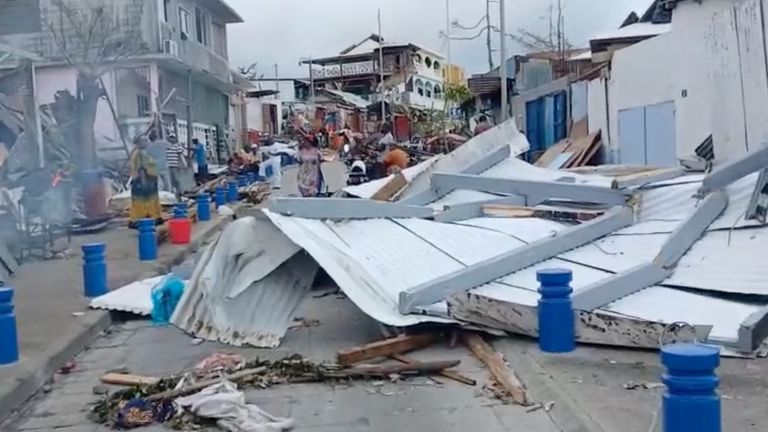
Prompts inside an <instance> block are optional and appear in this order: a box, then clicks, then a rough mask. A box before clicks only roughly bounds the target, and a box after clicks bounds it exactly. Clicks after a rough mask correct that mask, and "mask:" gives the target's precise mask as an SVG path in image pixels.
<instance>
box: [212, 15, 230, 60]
mask: <svg viewBox="0 0 768 432" xmlns="http://www.w3.org/2000/svg"><path fill="white" fill-rule="evenodd" d="M211 28H212V31H211V39H212V41H211V42H212V43H211V45H212V46H213V52H215V53H216V54H218V55H220V56H221V57H224V58H226V57H227V30H226V28H225V27H224V25H223V24H219V23H211Z"/></svg>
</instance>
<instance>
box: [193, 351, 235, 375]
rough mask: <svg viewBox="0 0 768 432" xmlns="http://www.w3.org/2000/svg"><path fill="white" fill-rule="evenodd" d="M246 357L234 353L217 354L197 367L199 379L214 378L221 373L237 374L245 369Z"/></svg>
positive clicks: (196, 372) (205, 359) (202, 361)
mask: <svg viewBox="0 0 768 432" xmlns="http://www.w3.org/2000/svg"><path fill="white" fill-rule="evenodd" d="M245 363H246V361H245V357H243V356H241V355H240V354H233V353H215V354H211V355H210V356H208V357H206V358H204V359H203V360H201V361H200V362H199V363H198V364H197V365H196V366H195V375H197V377H198V378H204V377H212V376H214V375H217V374H221V373H232V372H237V371H239V370H241V369H243V368H244V367H245Z"/></svg>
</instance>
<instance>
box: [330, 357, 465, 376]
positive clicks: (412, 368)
mask: <svg viewBox="0 0 768 432" xmlns="http://www.w3.org/2000/svg"><path fill="white" fill-rule="evenodd" d="M460 363H461V360H440V361H431V362H417V363H412V364H397V365H363V366H355V367H353V368H349V369H342V370H340V371H338V372H328V373H326V374H324V375H325V376H326V377H328V378H368V377H388V376H390V375H392V374H397V375H430V374H436V373H438V372H440V371H442V370H445V369H450V368H452V367H456V366H458V365H459V364H460Z"/></svg>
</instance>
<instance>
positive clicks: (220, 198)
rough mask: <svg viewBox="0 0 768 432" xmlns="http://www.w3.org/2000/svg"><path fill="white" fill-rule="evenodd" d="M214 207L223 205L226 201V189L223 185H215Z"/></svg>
mask: <svg viewBox="0 0 768 432" xmlns="http://www.w3.org/2000/svg"><path fill="white" fill-rule="evenodd" d="M215 195H216V208H217V209H218V208H219V207H221V206H223V205H224V204H226V203H227V190H226V189H224V186H216V192H215Z"/></svg>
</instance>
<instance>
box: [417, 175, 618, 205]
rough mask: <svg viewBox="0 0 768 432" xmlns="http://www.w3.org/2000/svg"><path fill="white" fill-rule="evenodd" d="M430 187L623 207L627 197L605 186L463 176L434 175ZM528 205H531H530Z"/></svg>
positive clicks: (442, 189)
mask: <svg viewBox="0 0 768 432" xmlns="http://www.w3.org/2000/svg"><path fill="white" fill-rule="evenodd" d="M432 184H433V186H435V188H436V190H437V192H438V195H439V194H441V193H443V192H444V191H451V190H455V189H470V190H478V191H482V192H489V193H502V194H507V195H523V196H534V197H540V198H542V199H561V200H572V201H581V202H590V203H599V204H606V205H623V204H625V202H626V196H625V194H624V193H623V192H622V191H619V190H615V189H610V188H607V187H600V186H592V185H581V184H573V183H563V182H555V181H536V180H526V179H500V178H489V177H479V176H473V175H466V174H440V173H438V174H434V175H433V176H432ZM529 205H530V203H529Z"/></svg>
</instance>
